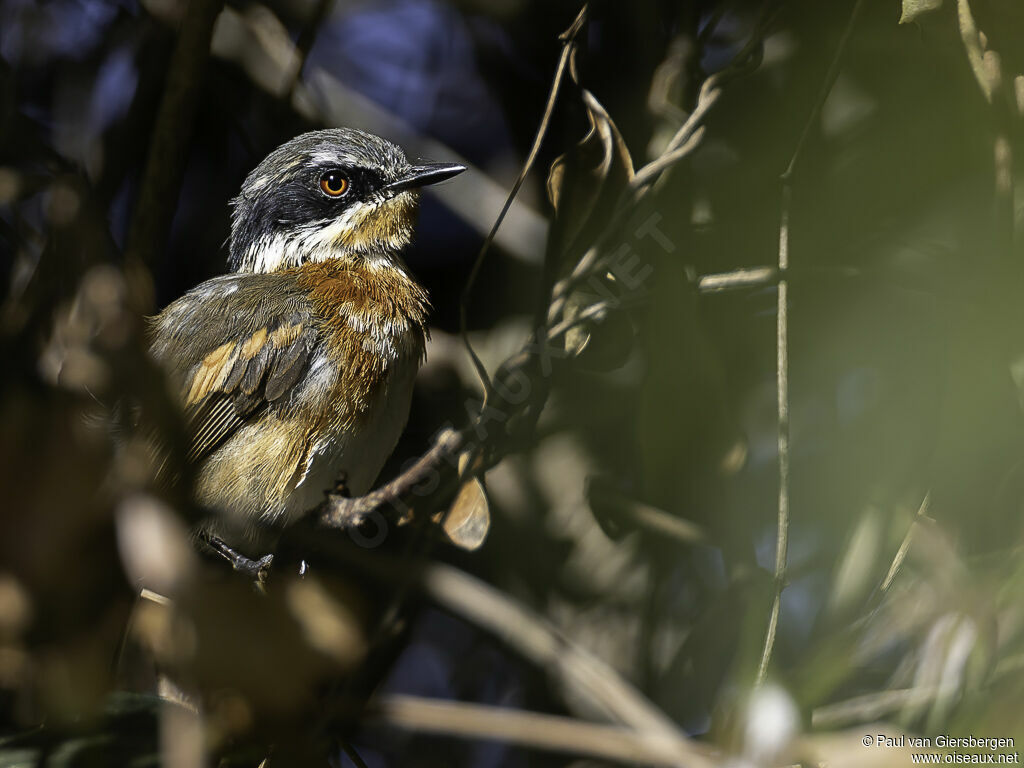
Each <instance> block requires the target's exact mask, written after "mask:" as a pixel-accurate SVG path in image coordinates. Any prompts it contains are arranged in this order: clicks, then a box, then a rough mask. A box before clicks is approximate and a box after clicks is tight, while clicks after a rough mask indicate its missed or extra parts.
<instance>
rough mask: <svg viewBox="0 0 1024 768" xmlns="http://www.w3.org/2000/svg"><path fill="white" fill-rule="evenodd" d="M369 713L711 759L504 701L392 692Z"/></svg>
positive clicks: (629, 757)
mask: <svg viewBox="0 0 1024 768" xmlns="http://www.w3.org/2000/svg"><path fill="white" fill-rule="evenodd" d="M370 713H371V716H375V717H376V718H377V719H378V720H380V721H381V722H383V723H385V724H387V725H389V726H392V727H395V728H401V729H404V730H410V731H417V732H420V733H434V734H438V735H444V736H461V737H464V738H469V739H488V740H492V741H501V742H503V743H506V744H518V745H522V746H524V747H530V748H533V749H543V750H550V751H553V752H565V753H569V754H575V755H589V756H591V757H596V758H602V759H604V760H616V761H620V762H626V763H637V762H639V763H643V764H645V765H660V766H710V765H712V762H711V760H710V759H708V757H706V756H705V755H704V754H701V753H698V752H696V751H695V747H694V746H693V745H690V744H687V743H685V742H681V741H675V740H668V739H662V738H657V737H653V736H651V735H650V734H647V733H638V732H636V731H633V730H630V729H628V728H622V727H618V726H609V725H598V724H596V723H587V722H582V721H580V720H575V719H572V718H568V717H559V716H555V715H547V714H541V713H537V712H522V711H518V710H513V709H509V708H507V707H495V706H488V705H484V704H467V703H462V702H455V701H441V700H438V699H428V698H422V697H419V696H407V695H390V696H383V697H381V698H380V699H378V700H376V701H375V702H374V703H373V704H372V705H371V711H370Z"/></svg>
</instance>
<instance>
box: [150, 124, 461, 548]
mask: <svg viewBox="0 0 1024 768" xmlns="http://www.w3.org/2000/svg"><path fill="white" fill-rule="evenodd" d="M463 170H465V168H464V167H463V166H461V165H454V164H448V163H437V164H430V165H412V164H410V163H409V161H408V160H407V159H406V157H405V154H404V153H403V152H402V150H401V149H399V148H398V147H397V146H395V145H394V144H392V143H390V142H388V141H385V140H384V139H381V138H379V137H377V136H374V135H371V134H368V133H364V132H362V131H357V130H352V129H346V128H337V129H332V130H324V131H315V132H311V133H306V134H303V135H301V136H298V137H297V138H295V139H292V140H291V141H289V142H287V143H286V144H284V145H282V146H281V147H279V148H277V149H276V150H274V151H273V152H271V153H270V155H269V156H267V158H266V159H265V160H263V162H261V163H260V164H259V165H258V166H257V167H256V169H255V170H254V171H253V172H252V173H250V174H249V176H248V178H246V180H245V183H244V184H243V185H242V190H241V194H240V195H239V196H238V197H237V198H236V199H235V200H234V201H233V205H234V213H233V216H232V228H231V239H230V262H229V263H230V267H231V270H232V272H231V273H230V274H227V275H224V276H221V277H216V278H214V279H212V280H208V281H206V282H205V283H202V284H200V285H199V286H197V287H196V288H193V289H192V290H191V291H189V292H188V293H186V294H185V295H184V296H182V297H181V298H180V299H178V300H177V301H175V302H173V303H172V304H170V305H169V306H168V307H167V308H166V309H164V310H163V311H162V312H161V313H160V314H159V315H157V316H156V317H154V318H152V319H151V325H150V332H151V337H150V338H151V348H152V352H153V354H154V356H155V357H156V359H157V360H158V361H159V362H160V363H161V364H162V365H163V366H164V367H165V368H166V369H167V371H168V372H169V373H170V375H171V377H172V379H173V381H174V382H175V383H176V385H177V386H178V387H179V389H180V393H181V400H182V404H183V407H184V409H185V414H186V420H187V427H188V432H189V435H190V440H191V442H190V450H189V455H188V458H189V460H190V461H192V462H195V464H196V469H197V476H196V485H195V489H196V494H197V501H198V502H199V503H200V504H201V505H203V506H204V507H205V508H208V509H210V510H212V511H214V512H215V514H216V517H215V520H216V522H215V523H214V524H213V531H214V532H215V533H216V535H217V536H218V537H223V538H224V540H225V541H230V542H232V543H233V545H234V546H238V547H240V548H242V549H243V550H245V549H248V550H249V551H250V552H256V551H257V550H255V549H254V547H257V546H264V545H265V541H266V537H265V536H263V534H262V533H261V532H262V531H264V530H265V529H267V528H268V527H270V528H272V527H277V526H280V525H282V524H286V523H288V522H291V521H293V520H295V519H296V518H297V517H298V516H300V515H301V514H302V513H304V512H306V511H308V510H310V509H312V508H313V507H315V506H316V505H317V504H318V503H320V502H321V501H322V500H323V497H324V492H325V491H327V490H329V489H331V488H333V487H334V486H335V484H336V483H337V482H338V480H339V479H340V478H344V482H345V484H346V486H347V488H348V490H349V491H350V493H352V494H353V495H360V494H363V493H365V492H366V491H368V490H369V489H370V487H371V485H372V483H373V482H374V480H375V479H376V477H377V474H378V473H379V472H380V469H381V467H382V466H383V464H384V462H385V460H386V459H387V457H388V455H389V454H390V453H391V451H392V450H393V448H394V446H395V443H396V442H397V440H398V438H399V435H400V433H401V431H402V429H403V428H404V425H405V422H406V419H407V417H408V413H409V404H410V398H411V393H412V384H413V377H414V376H415V374H416V371H417V369H418V368H419V365H420V364H421V363H422V361H423V358H424V345H425V341H426V337H427V315H428V312H429V309H430V305H429V302H428V298H427V294H426V292H425V291H424V289H423V287H422V286H420V285H419V284H418V283H417V282H416V280H415V279H414V278H413V277H412V275H410V274H409V271H408V269H407V268H406V266H405V263H404V262H403V261H402V257H401V252H402V250H403V248H404V247H405V246H407V245H408V244H409V242H410V240H411V238H412V235H413V228H414V225H415V218H416V211H417V203H418V189H419V187H422V186H424V185H427V184H433V183H436V182H439V181H443V180H445V179H449V178H451V177H453V176H455V175H456V174H458V173H461V172H462V171H463ZM268 524H269V525H268ZM261 540H263V543H260V542H261Z"/></svg>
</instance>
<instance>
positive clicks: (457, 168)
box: [385, 163, 466, 194]
mask: <svg viewBox="0 0 1024 768" xmlns="http://www.w3.org/2000/svg"><path fill="white" fill-rule="evenodd" d="M464 170H466V166H464V165H459V164H458V163H430V164H429V165H414V166H413V167H412V168H410V169H409V170H408V171H406V173H405V174H403V175H402V177H401V178H400V179H398V180H397V181H393V182H391V183H390V184H388V185H387V186H386V187H385V189H386V190H388V191H389V192H394V193H395V194H397V193H399V192H404V191H405V190H407V189H417V188H419V187H425V186H427V185H428V184H437V182H439V181H444V180H445V179H450V178H451V177H452V176H458V175H459V174H460V173H462V172H463V171H464Z"/></svg>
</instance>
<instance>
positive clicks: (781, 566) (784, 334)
mask: <svg viewBox="0 0 1024 768" xmlns="http://www.w3.org/2000/svg"><path fill="white" fill-rule="evenodd" d="M791 192H792V188H791V187H790V185H789V183H788V182H787V183H785V184H784V185H783V187H782V219H781V221H780V223H779V264H778V270H779V274H780V275H784V274H785V273H786V269H787V268H788V267H789V206H790V200H791ZM775 351H776V358H775V387H776V394H777V411H778V414H777V415H778V451H779V499H778V521H777V526H778V528H777V532H776V537H775V593H774V596H773V597H772V605H771V609H770V613H769V616H768V631H767V632H766V633H765V639H764V648H763V650H762V652H761V661H760V663H759V664H758V667H757V684H758V685H760V684H761V683H763V682H764V679H765V676H766V675H767V674H768V663H769V662H770V661H771V657H772V650H773V649H774V647H775V635H776V632H777V630H778V627H779V611H780V610H781V608H782V590H783V589H784V588H785V581H786V562H787V560H788V550H789V283H788V281H786V280H784V279H780V280H779V285H778V300H777V309H776V324H775Z"/></svg>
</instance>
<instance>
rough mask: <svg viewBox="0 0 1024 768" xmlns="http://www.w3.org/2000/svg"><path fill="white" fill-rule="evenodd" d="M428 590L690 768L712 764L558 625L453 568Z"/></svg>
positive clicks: (430, 575)
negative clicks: (678, 753) (676, 752)
mask: <svg viewBox="0 0 1024 768" xmlns="http://www.w3.org/2000/svg"><path fill="white" fill-rule="evenodd" d="M423 589H424V590H425V591H426V592H427V594H428V595H430V596H431V597H432V598H433V599H435V600H436V601H437V602H438V603H440V604H441V605H443V606H445V607H446V608H448V609H449V610H452V611H454V612H456V613H458V614H460V615H462V616H464V617H465V618H467V619H469V620H470V621H472V622H473V624H474V625H476V626H478V627H481V628H482V629H485V630H487V631H489V632H491V633H493V634H494V635H495V636H496V637H498V638H499V639H501V640H503V641H504V642H506V643H507V644H508V645H510V646H512V647H513V648H515V649H516V650H517V651H518V652H519V653H520V654H522V655H523V656H524V657H526V658H528V659H531V660H532V661H533V662H535V663H536V664H538V665H540V666H542V667H546V668H548V669H549V670H550V671H551V672H552V673H553V674H555V675H556V676H557V677H558V678H560V679H561V680H562V682H563V684H564V685H565V686H566V687H567V688H570V689H571V690H572V692H573V693H574V694H575V695H576V696H577V697H580V698H582V699H584V700H586V701H587V702H589V703H590V704H591V705H592V706H594V707H596V708H598V709H600V710H601V711H603V712H604V713H605V714H606V716H608V717H610V718H612V719H613V720H614V721H616V722H618V723H620V724H622V725H626V726H629V727H630V728H633V729H635V730H636V731H638V732H639V733H641V734H643V735H644V737H645V738H653V739H659V740H661V741H662V742H664V743H675V744H677V745H678V746H679V748H680V749H685V750H686V752H687V755H686V757H687V760H688V761H689V764H691V765H710V763H709V762H708V761H707V760H706V758H705V757H704V755H703V754H702V753H701V752H700V751H698V749H697V747H696V746H695V745H693V744H692V743H691V742H690V741H689V740H688V739H687V738H686V737H685V735H684V734H683V733H682V732H681V731H680V730H679V728H678V727H677V726H676V724H675V723H673V722H672V720H670V719H669V718H668V717H667V716H666V715H665V714H664V713H662V712H661V710H659V709H658V708H657V707H655V706H654V705H653V704H652V703H651V702H650V701H649V700H648V699H647V698H646V697H644V695H643V694H641V693H640V692H639V691H638V690H636V688H634V687H633V686H632V685H630V684H629V683H628V682H626V681H625V680H624V679H623V678H622V677H621V676H620V675H619V674H618V673H617V672H616V671H615V670H614V669H612V668H611V667H609V666H608V665H607V664H605V663H604V662H603V661H601V660H599V659H597V658H596V657H594V656H591V655H590V654H589V653H587V652H586V651H584V650H583V649H581V648H580V647H579V646H577V645H575V644H574V643H573V642H572V641H571V640H569V639H568V638H566V637H564V636H563V635H562V634H561V633H560V632H559V631H558V630H557V629H556V628H555V627H554V626H552V625H551V624H550V623H549V622H547V621H546V620H544V619H543V618H541V617H539V616H537V615H536V614H534V613H533V612H532V611H530V610H528V609H527V608H525V607H524V606H522V605H519V604H518V603H515V602H513V601H512V600H511V599H510V598H509V597H507V596H506V595H504V594H502V593H501V592H499V591H498V590H496V589H494V588H493V587H491V586H490V585H488V584H485V583H484V582H482V581H480V580H478V579H476V578H474V577H473V576H470V575H469V574H467V573H464V572H462V571H459V570H457V569H455V568H452V567H451V566H447V565H440V564H434V565H431V566H429V567H428V568H427V569H426V571H425V572H424V574H423Z"/></svg>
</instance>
